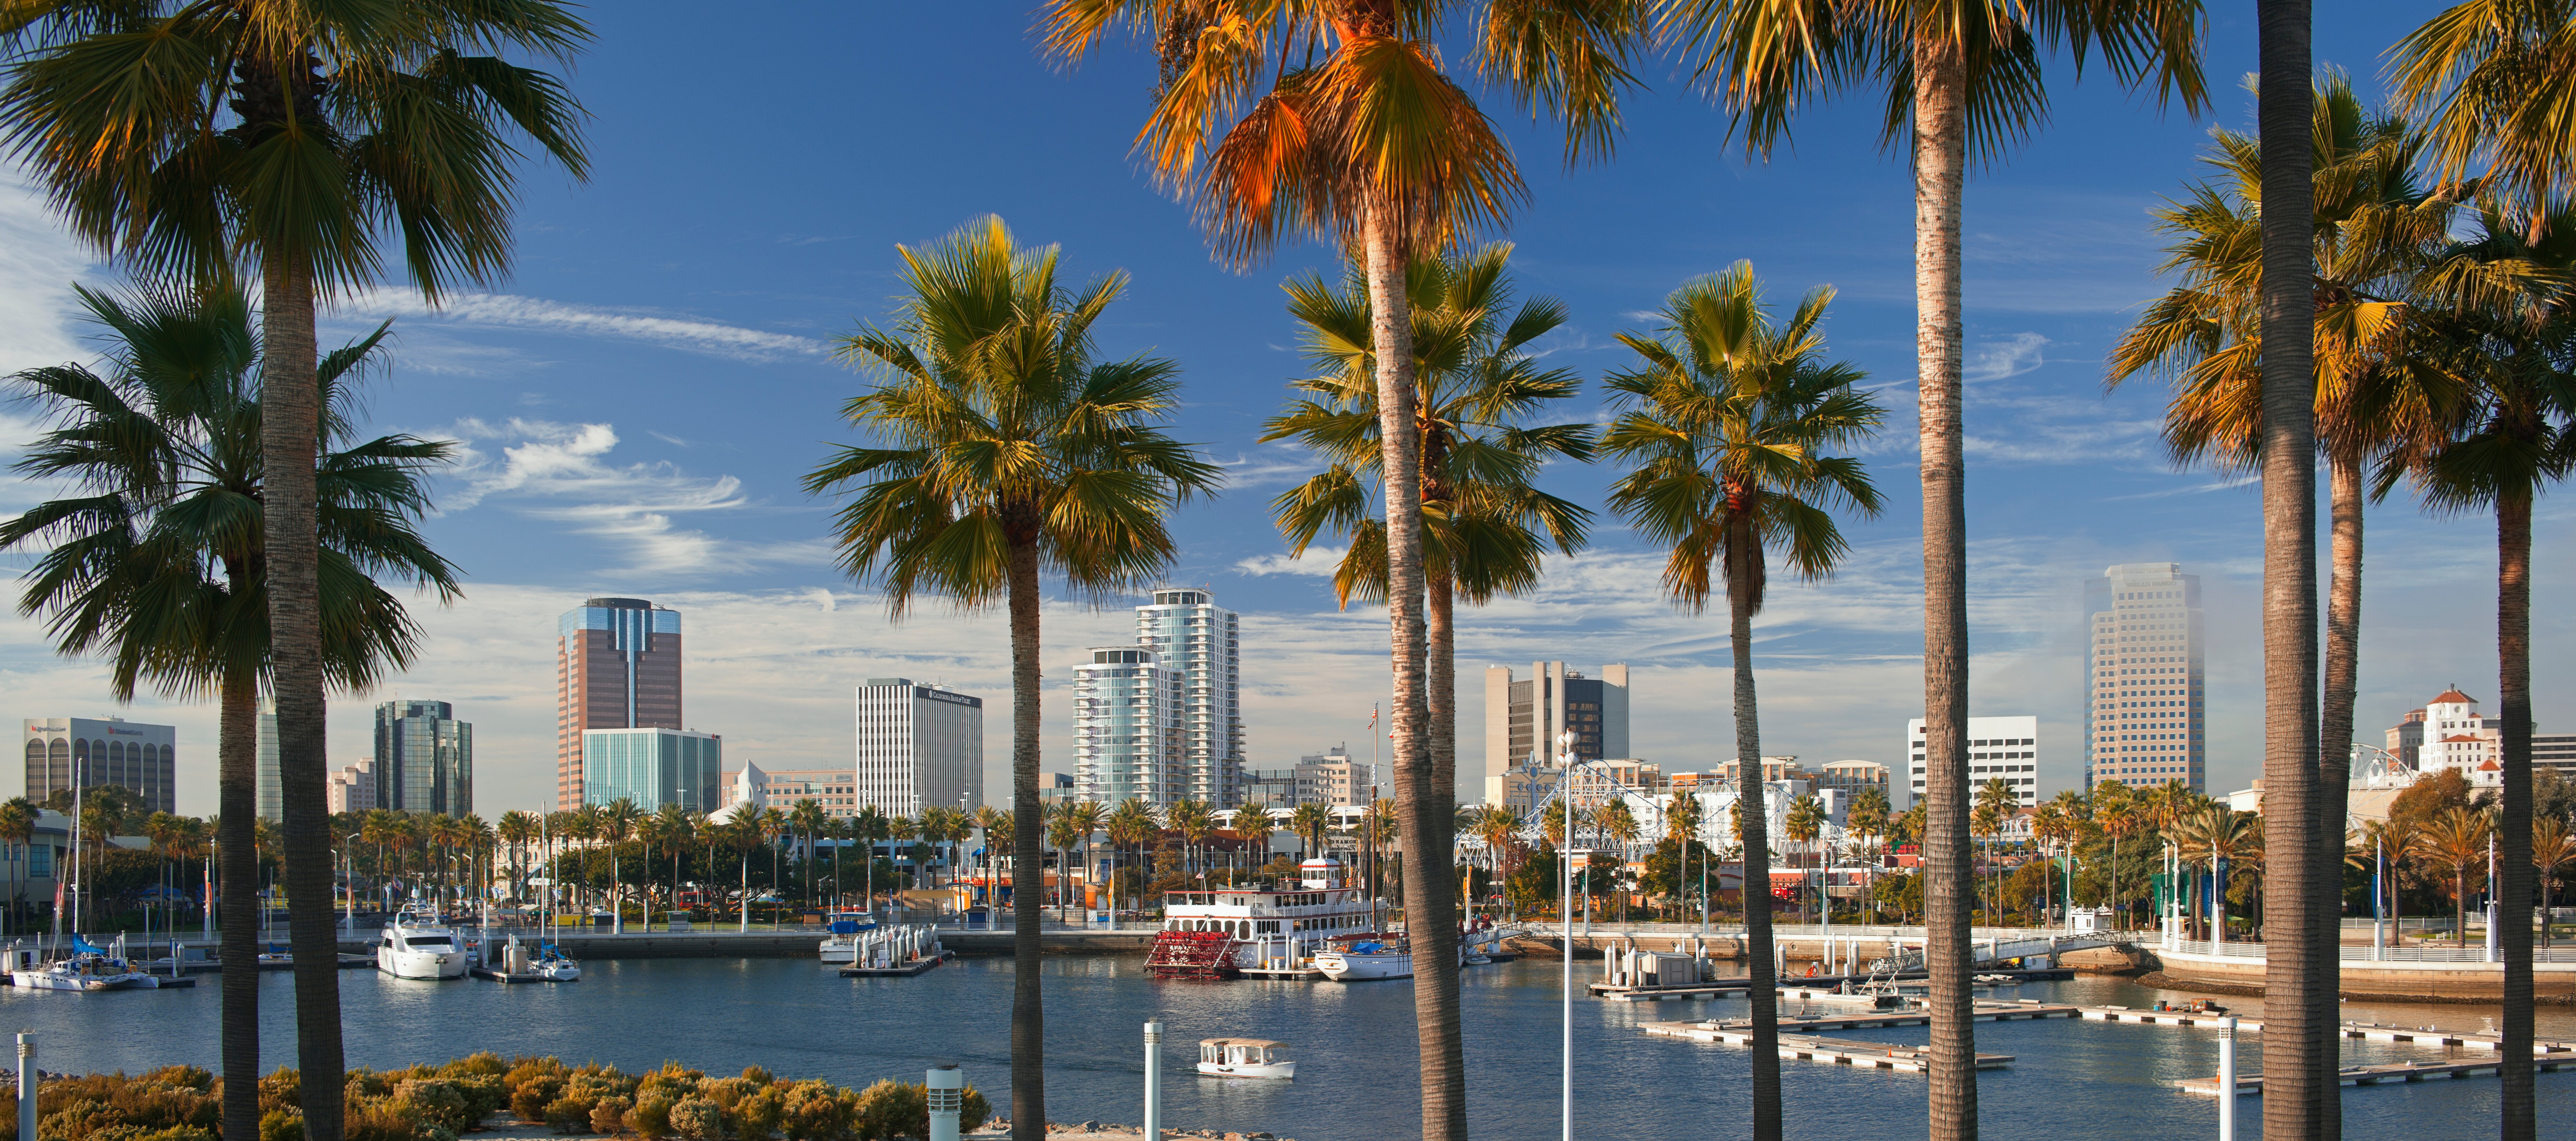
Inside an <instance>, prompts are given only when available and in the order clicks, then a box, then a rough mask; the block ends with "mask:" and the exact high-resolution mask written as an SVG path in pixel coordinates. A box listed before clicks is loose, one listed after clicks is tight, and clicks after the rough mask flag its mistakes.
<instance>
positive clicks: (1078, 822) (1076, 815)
mask: <svg viewBox="0 0 2576 1141" xmlns="http://www.w3.org/2000/svg"><path fill="white" fill-rule="evenodd" d="M1108 811H1109V810H1108V809H1107V808H1105V807H1103V806H1102V805H1101V803H1100V802H1099V801H1096V800H1077V801H1073V802H1070V803H1068V804H1066V805H1065V806H1064V819H1065V827H1066V828H1068V829H1070V830H1071V831H1072V833H1073V836H1074V843H1076V844H1078V845H1081V847H1082V868H1083V872H1082V880H1083V883H1084V884H1085V885H1086V886H1088V885H1090V883H1091V866H1092V865H1091V837H1092V835H1093V834H1094V833H1096V832H1099V831H1100V829H1101V828H1102V827H1103V826H1104V825H1105V824H1107V822H1108Z"/></svg>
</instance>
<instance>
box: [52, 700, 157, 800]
mask: <svg viewBox="0 0 2576 1141" xmlns="http://www.w3.org/2000/svg"><path fill="white" fill-rule="evenodd" d="M19 724H20V725H21V726H22V729H21V733H22V734H23V735H24V737H25V738H26V740H25V745H26V756H27V799H29V800H32V801H34V802H36V803H37V804H38V805H40V806H41V805H43V804H44V803H45V798H46V797H49V796H52V795H53V794H54V793H56V792H58V791H63V790H68V789H70V788H72V787H73V782H74V781H75V780H77V781H78V782H79V784H80V786H81V787H83V788H97V787H98V786H100V785H103V784H112V785H116V786H118V787H121V788H123V789H125V790H126V791H127V792H131V793H133V794H135V796H136V797H137V798H139V799H140V801H141V802H142V807H143V808H144V810H145V811H148V812H177V811H179V778H178V773H179V762H178V742H179V730H178V729H176V728H174V727H172V726H168V725H147V724H144V723H143V722H140V721H128V720H126V719H124V718H122V717H31V718H28V719H27V720H25V721H22V722H20V723H19Z"/></svg>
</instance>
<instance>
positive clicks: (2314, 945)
mask: <svg viewBox="0 0 2576 1141" xmlns="http://www.w3.org/2000/svg"><path fill="white" fill-rule="evenodd" d="M2257 22H2258V24H2259V31H2260V36H2261V41H2262V42H2261V64H2262V67H2261V72H2260V77H2259V78H2260V82H2259V87H2260V96H2259V110H2258V120H2259V122H2260V125H2261V133H2262V184H2263V203H2264V207H2265V208H2264V210H2263V299H2262V304H2263V426H2262V432H2263V435H2262V445H2261V456H2262V465H2263V466H2262V470H2263V596H2264V597H2263V714H2264V716H2263V722H2264V748H2263V757H2264V761H2263V832H2264V847H2265V849H2266V850H2268V851H2273V852H2307V853H2313V852H2314V851H2315V849H2316V848H2317V847H2318V846H2319V845H2320V844H2321V843H2322V842H2323V840H2324V839H2325V833H2324V831H2323V825H2324V823H2325V822H2324V821H2322V820H2321V819H2320V818H2319V813H2318V807H2319V805H2318V803H2317V764H2318V757H2317V751H2318V750H2317V736H2316V735H2317V732H2318V730H2319V725H2318V719H2317V713H2318V706H2317V538H2316V535H2317V511H2316V492H2317V470H2316V468H2317V454H2316V435H2315V415H2316V375H2315V334H2316V328H2315V324H2314V321H2315V311H2316V303H2315V298H2314V296H2313V295H2312V293H2311V292H2310V284H2309V283H2310V281H2311V279H2312V275H2313V272H2314V271H2313V265H2314V256H2315V255H2314V250H2315V246H2314V244H2313V240H2314V234H2315V193H2314V187H2313V186H2312V185H2311V183H2312V175H2311V166H2312V160H2313V156H2312V149H2311V148H2312V142H2311V136H2310V131H2311V123H2310V111H2311V104H2312V102H2313V94H2312V88H2311V74H2310V72H2311V63H2310V58H2309V4H2308V0H2261V2H2260V4H2259V11H2258V14H2257ZM2333 823H2334V825H2335V828H2336V831H2337V832H2340V831H2341V827H2342V821H2341V820H2336V821H2334V822H2333ZM2335 846H2336V847H2337V848H2338V849H2340V848H2341V844H2340V843H2338V844H2336V845H2335ZM2316 868H2317V858H2316V857H2315V856H2313V855H2311V856H2310V858H2308V859H2305V860H2295V861H2293V860H2284V861H2282V862H2281V864H2280V865H2279V866H2278V867H2277V868H2275V869H2274V873H2273V874H2274V875H2275V876H2276V877H2278V878H2279V879H2280V880H2281V882H2280V883H2278V884H2275V885H2273V886H2274V889H2275V890H2273V891H2271V892H2270V893H2268V894H2267V897H2266V898H2265V900H2264V910H2265V914H2264V916H2263V926H2264V928H2265V929H2266V930H2267V932H2268V935H2267V939H2268V941H2269V948H2268V950H2267V953H2266V955H2265V959H2264V964H2265V965H2264V973H2263V990H2264V993H2265V994H2266V995H2271V996H2275V997H2274V998H2273V1001H2272V1002H2271V1004H2269V1005H2268V1006H2267V1007H2266V1015H2265V1017H2266V1021H2265V1023H2264V1027H2263V1029H2264V1037H2263V1042H2264V1056H2263V1085H2264V1095H2263V1135H2264V1136H2266V1137H2275V1138H2284V1139H2288V1141H2314V1139H2317V1138H2320V1137H2322V1136H2324V1133H2325V1127H2324V1116H2323V1112H2324V1107H2325V1106H2326V1105H2327V1104H2328V1103H2329V1101H2330V1099H2331V1098H2332V1097H2333V1095H2332V1094H2330V1093H2328V1092H2326V1091H2324V1090H2320V1089H2319V1088H2318V1087H2319V1086H2321V1085H2322V1086H2331V1085H2333V1084H2334V1071H2335V1063H2336V1060H2337V1057H2338V1054H2335V1053H2329V1052H2326V1051H2324V1050H2323V1049H2321V1047H2322V1046H2323V1045H2324V1044H2325V1043H2326V1042H2327V1041H2328V1040H2327V1039H2326V1038H2324V1037H2322V1036H2321V1035H2320V1033H2319V1028H2318V1027H2317V1026H2315V1025H2314V1021H2315V1012H2316V1011H2317V1010H2319V1009H2321V1008H2323V1009H2332V1003H2333V1001H2334V995H2333V993H2332V991H2331V989H2330V988H2331V987H2332V986H2333V982H2334V980H2333V978H2332V977H2331V975H2330V974H2329V971H2328V969H2327V968H2328V965H2329V964H2330V963H2331V962H2332V961H2333V960H2330V959H2320V957H2319V956H2318V954H2317V952H2318V950H2319V948H2320V944H2319V942H2318V938H2317V936H2316V934H2315V932H2314V924H2315V917H2316V915H2317V912H2318V908H2317V905H2316V904H2315V903H2314V902H2313V901H2314V899H2315V897H2316V893H2317V890H2318V888H2319V886H2320V885H2318V884H2317V883H2316ZM2320 990H2325V991H2326V993H2324V994H2322V995H2321V994H2320V993H2319V991H2320ZM2273 1011H2278V1013H2277V1014H2274V1013H2272V1012H2273ZM2273 1019H2278V1021H2273ZM2276 1044H2277V1045H2276Z"/></svg>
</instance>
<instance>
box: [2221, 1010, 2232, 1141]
mask: <svg viewBox="0 0 2576 1141" xmlns="http://www.w3.org/2000/svg"><path fill="white" fill-rule="evenodd" d="M2218 1141H2236V1016H2235V1015H2233V1014H2231V1015H2228V1016H2227V1017H2226V1018H2223V1019H2220V1020H2219V1023H2218Z"/></svg>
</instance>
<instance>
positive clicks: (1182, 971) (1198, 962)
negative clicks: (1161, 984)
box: [1145, 931, 1235, 979]
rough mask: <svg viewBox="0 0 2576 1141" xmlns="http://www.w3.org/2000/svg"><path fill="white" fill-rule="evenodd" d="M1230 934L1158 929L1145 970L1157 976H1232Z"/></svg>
mask: <svg viewBox="0 0 2576 1141" xmlns="http://www.w3.org/2000/svg"><path fill="white" fill-rule="evenodd" d="M1234 947H1235V938H1234V936H1233V935H1231V934H1228V933H1226V932H1223V931H1161V932H1157V933H1155V935H1154V950H1153V953H1152V954H1150V955H1148V956H1146V958H1145V973H1146V974H1148V975H1151V976H1153V977H1154V978H1158V979H1226V978H1233V977H1234Z"/></svg>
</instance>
